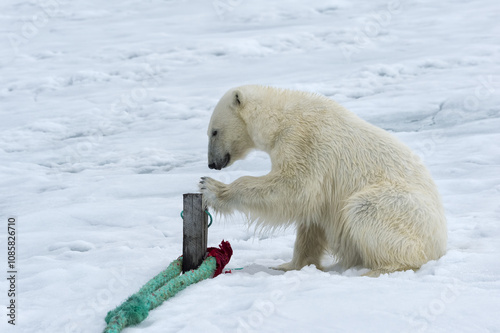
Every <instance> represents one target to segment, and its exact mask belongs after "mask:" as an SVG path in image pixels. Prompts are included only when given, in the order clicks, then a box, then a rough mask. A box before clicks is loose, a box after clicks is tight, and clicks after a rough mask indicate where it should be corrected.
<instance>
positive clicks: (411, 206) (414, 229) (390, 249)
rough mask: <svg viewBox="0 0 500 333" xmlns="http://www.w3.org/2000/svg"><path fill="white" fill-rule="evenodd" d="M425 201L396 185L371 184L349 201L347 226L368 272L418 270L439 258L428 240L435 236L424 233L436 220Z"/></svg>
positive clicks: (346, 218)
mask: <svg viewBox="0 0 500 333" xmlns="http://www.w3.org/2000/svg"><path fill="white" fill-rule="evenodd" d="M423 201H425V200H421V199H420V198H419V194H418V193H411V192H408V191H405V190H404V189H403V187H398V186H394V184H377V185H375V186H371V187H369V188H366V189H364V190H362V191H360V192H358V193H356V194H355V195H353V196H351V197H350V198H349V199H348V200H347V204H346V207H345V210H344V212H345V215H344V221H345V224H344V226H345V230H346V231H347V234H348V235H349V238H350V240H351V241H352V244H351V247H353V249H355V250H356V251H357V252H358V254H359V257H360V259H361V265H362V266H364V267H366V268H370V269H371V271H370V272H368V273H367V274H365V275H367V276H374V277H376V276H379V275H380V274H385V273H391V272H395V271H404V270H410V269H412V270H415V269H418V268H419V267H420V266H421V265H422V264H424V263H426V262H427V261H429V260H430V259H437V258H438V257H439V255H436V256H434V255H433V254H432V253H429V252H432V249H429V248H426V244H425V243H424V240H425V239H429V238H432V237H433V235H432V234H427V235H425V234H424V233H425V232H426V231H427V230H428V229H426V228H425V226H426V225H428V224H429V223H432V221H431V220H430V219H431V215H430V214H428V213H426V212H427V210H426V207H425V206H424V205H423V203H422V202H423ZM433 257H435V258H433Z"/></svg>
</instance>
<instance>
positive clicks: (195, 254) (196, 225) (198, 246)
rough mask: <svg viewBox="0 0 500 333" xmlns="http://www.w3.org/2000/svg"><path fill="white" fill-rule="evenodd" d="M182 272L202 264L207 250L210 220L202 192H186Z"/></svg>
mask: <svg viewBox="0 0 500 333" xmlns="http://www.w3.org/2000/svg"><path fill="white" fill-rule="evenodd" d="M183 215H184V222H183V223H184V224H183V230H184V231H183V233H184V237H183V242H182V272H186V271H189V270H191V269H196V268H198V266H200V265H201V263H202V262H203V259H204V258H205V254H206V252H207V235H208V231H207V229H208V220H207V213H205V208H204V207H203V195H202V194H201V193H185V194H184V213H183Z"/></svg>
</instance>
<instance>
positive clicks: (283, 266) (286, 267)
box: [271, 261, 297, 272]
mask: <svg viewBox="0 0 500 333" xmlns="http://www.w3.org/2000/svg"><path fill="white" fill-rule="evenodd" d="M271 268H272V269H275V270H277V271H285V272H288V271H293V270H296V269H297V268H296V267H295V264H294V263H293V262H292V261H290V262H286V263H284V264H281V265H279V266H276V267H271Z"/></svg>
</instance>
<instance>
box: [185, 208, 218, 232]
mask: <svg viewBox="0 0 500 333" xmlns="http://www.w3.org/2000/svg"><path fill="white" fill-rule="evenodd" d="M205 213H207V214H208V217H210V222H209V223H208V227H207V228H210V226H211V225H212V222H213V219H212V214H210V213H209V212H208V210H205ZM181 219H184V211H183V210H181Z"/></svg>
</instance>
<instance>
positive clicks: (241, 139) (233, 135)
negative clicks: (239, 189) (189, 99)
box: [207, 89, 255, 170]
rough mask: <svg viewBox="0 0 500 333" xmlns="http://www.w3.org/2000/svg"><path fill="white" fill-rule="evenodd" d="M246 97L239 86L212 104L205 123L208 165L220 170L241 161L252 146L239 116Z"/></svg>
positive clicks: (245, 127)
mask: <svg viewBox="0 0 500 333" xmlns="http://www.w3.org/2000/svg"><path fill="white" fill-rule="evenodd" d="M244 107H245V97H244V95H243V93H242V91H241V89H232V90H230V91H228V92H227V93H226V94H224V96H222V98H221V99H220V101H219V103H217V105H216V106H215V109H214V112H213V114H212V118H211V119H210V124H209V126H208V132H207V134H208V140H209V143H208V167H209V168H210V169H217V170H220V169H222V168H225V167H227V166H229V165H231V164H233V162H234V161H237V160H240V159H242V158H244V157H245V156H246V154H247V153H248V152H249V151H250V150H251V149H252V148H254V146H255V145H254V143H253V141H252V139H251V138H250V135H249V134H248V130H247V126H246V124H245V122H244V121H243V119H242V117H241V111H242V110H243V109H244Z"/></svg>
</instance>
